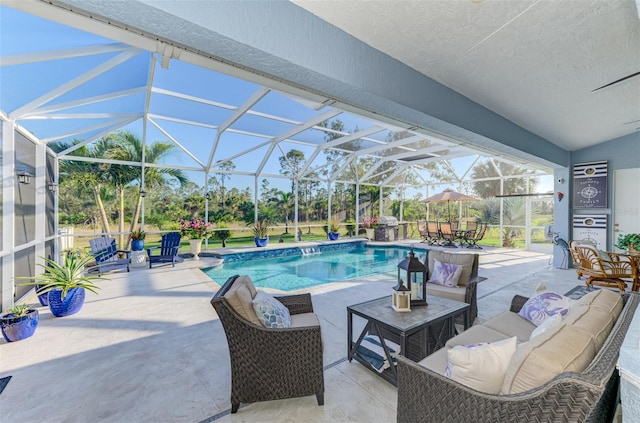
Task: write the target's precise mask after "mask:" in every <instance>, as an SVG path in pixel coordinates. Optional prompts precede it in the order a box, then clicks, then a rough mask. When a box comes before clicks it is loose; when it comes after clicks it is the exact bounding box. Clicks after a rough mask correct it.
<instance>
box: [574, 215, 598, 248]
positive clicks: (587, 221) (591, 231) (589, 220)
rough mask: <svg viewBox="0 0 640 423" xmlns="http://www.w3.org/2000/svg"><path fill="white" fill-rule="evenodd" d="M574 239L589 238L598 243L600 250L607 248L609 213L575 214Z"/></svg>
mask: <svg viewBox="0 0 640 423" xmlns="http://www.w3.org/2000/svg"><path fill="white" fill-rule="evenodd" d="M572 239H574V240H589V241H593V242H595V243H596V247H597V248H598V249H600V250H606V249H607V215H606V214H574V215H573V237H572Z"/></svg>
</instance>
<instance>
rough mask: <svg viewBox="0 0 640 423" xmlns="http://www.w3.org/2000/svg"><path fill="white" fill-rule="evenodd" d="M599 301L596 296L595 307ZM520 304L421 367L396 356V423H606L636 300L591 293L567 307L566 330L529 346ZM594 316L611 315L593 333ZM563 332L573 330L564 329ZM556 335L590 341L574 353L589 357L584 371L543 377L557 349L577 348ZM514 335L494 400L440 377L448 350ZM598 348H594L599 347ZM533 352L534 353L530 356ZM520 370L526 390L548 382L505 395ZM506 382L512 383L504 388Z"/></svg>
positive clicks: (515, 303)
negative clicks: (575, 335)
mask: <svg viewBox="0 0 640 423" xmlns="http://www.w3.org/2000/svg"><path fill="white" fill-rule="evenodd" d="M611 295H614V296H615V297H617V298H619V299H616V301H617V303H616V304H615V305H614V306H609V305H607V307H609V308H608V310H599V311H597V313H595V314H594V313H593V312H591V311H590V310H591V309H592V308H593V309H597V307H596V306H595V305H593V304H598V306H600V305H601V304H603V303H602V301H603V300H604V299H610V298H611ZM599 296H602V297H601V298H600V300H597V298H598V297H599ZM526 301H527V298H525V297H521V296H515V297H514V298H513V301H512V304H511V308H510V310H509V311H507V312H505V313H503V314H501V315H499V316H497V317H495V318H493V319H491V320H489V321H487V322H486V323H484V324H483V325H476V326H473V327H472V328H470V329H469V330H468V331H465V332H463V333H461V334H460V335H458V336H456V337H454V338H452V339H450V340H449V341H448V342H447V344H446V346H445V347H444V348H442V349H440V350H438V351H436V352H435V353H434V354H432V355H430V356H428V357H427V358H425V359H424V360H422V361H421V362H420V363H416V362H413V361H411V360H409V359H407V358H405V357H399V358H398V407H397V420H398V422H470V421H472V422H585V421H586V422H605V421H611V419H612V417H613V414H614V413H615V407H616V398H617V391H618V381H619V376H618V373H617V370H616V362H617V359H618V355H619V350H620V345H621V344H622V341H623V339H624V337H625V335H626V333H627V330H628V328H629V324H630V323H631V320H632V318H633V315H634V313H635V311H636V308H637V306H638V302H640V296H639V295H636V294H622V295H621V296H620V295H619V294H616V293H614V292H612V291H609V290H604V289H603V290H597V291H596V292H592V293H590V294H588V295H586V296H585V297H583V298H582V299H581V300H579V303H580V302H582V303H580V304H583V303H588V302H589V301H592V303H589V305H588V307H587V308H585V306H581V307H578V308H576V307H575V306H573V307H571V309H570V310H569V314H567V316H566V317H565V318H564V319H563V322H565V321H566V322H567V323H563V324H562V325H561V326H559V328H555V330H551V331H549V332H548V333H544V334H542V335H540V336H538V337H535V338H533V339H531V340H530V341H529V335H530V334H531V332H532V331H533V329H534V328H535V326H534V325H533V324H531V323H529V322H528V321H526V320H525V319H524V318H522V317H520V316H519V315H518V314H517V312H518V311H519V310H520V309H521V308H522V306H523V305H524V303H525V302H526ZM598 301H600V303H598ZM605 308H606V307H605ZM574 309H576V310H581V311H580V313H582V314H580V315H577V313H578V312H577V311H576V312H574ZM572 313H573V314H572ZM618 313H619V314H618ZM596 315H598V316H604V317H603V318H604V319H606V318H607V316H616V315H617V318H614V317H609V319H610V320H609V321H608V323H606V324H605V325H603V326H602V327H599V329H598V328H596V325H595V324H594V323H593V322H594V320H597V319H598V318H599V317H597V316H596ZM594 316H595V317H594ZM600 320H602V318H600ZM570 325H571V326H572V328H569V326H570ZM576 325H577V327H578V328H579V329H578V330H577V331H575V330H574V329H573V327H576ZM591 325H593V326H591ZM592 327H593V328H592ZM562 331H574V332H580V333H582V332H585V331H586V332H585V333H587V337H588V336H589V335H591V336H592V338H591V341H589V340H587V341H586V342H590V343H589V344H588V345H593V346H592V347H589V348H591V351H590V350H589V348H587V347H586V346H585V347H584V348H583V350H580V351H581V354H583V353H584V354H587V352H588V353H589V354H591V353H592V354H593V356H592V358H591V356H590V355H583V356H582V358H581V359H582V360H583V361H582V364H583V365H584V366H586V367H584V368H583V369H582V370H581V371H578V368H579V367H580V365H578V366H577V367H574V368H573V370H574V371H568V370H570V369H571V368H572V366H575V364H576V363H577V362H578V360H577V359H576V360H575V361H573V362H572V363H570V364H568V365H566V367H565V370H564V371H562V370H561V371H558V373H557V374H555V376H549V373H550V372H551V373H552V374H553V371H554V370H556V369H552V368H553V367H556V366H557V367H560V366H561V364H558V363H557V362H558V361H561V359H559V358H558V357H559V356H561V355H562V354H564V350H571V349H574V350H579V349H580V348H581V347H577V346H575V343H574V342H573V341H571V342H570V341H568V340H567V338H563V336H564V334H565V333H569V332H562ZM592 332H593V333H592ZM500 334H502V335H500ZM513 336H515V337H517V340H518V342H519V345H518V348H517V349H516V353H514V354H513V356H512V357H511V361H510V362H509V363H508V365H509V369H510V370H509V371H511V372H512V373H511V376H509V371H508V372H507V376H505V379H504V383H503V384H502V385H501V386H502V388H501V389H500V393H499V394H489V393H484V392H479V391H477V390H475V389H473V388H470V387H468V386H466V385H463V384H461V383H458V382H456V381H454V380H452V379H450V378H447V377H445V376H444V373H445V368H446V367H447V350H448V349H449V348H452V347H454V346H456V345H468V344H470V343H477V342H481V341H485V342H495V341H498V340H499V339H504V338H508V337H513ZM572 339H573V338H572ZM527 341H528V342H527ZM599 344H601V346H600V347H599V348H598V345H599ZM554 345H555V346H554ZM585 345H587V344H585ZM554 348H555V350H554ZM532 351H533V352H535V354H532V355H529V354H530V352H532ZM582 351H584V352H582ZM574 358H575V357H574ZM527 360H530V361H527ZM545 360H546V361H545ZM526 369H528V372H529V373H528V375H525V376H526V377H527V378H530V379H529V380H528V383H534V382H535V379H536V378H542V379H544V378H545V377H547V379H546V380H547V381H546V382H543V383H541V384H539V385H533V386H530V387H529V388H522V389H512V388H513V387H514V386H516V385H515V378H517V377H521V376H522V375H523V373H524V372H525V370H526ZM567 369H568V370H567ZM514 371H515V372H516V373H515V378H514V373H513V372H514ZM518 372H521V373H520V374H519V373H518ZM545 375H546V376H545ZM508 377H512V379H510V381H507V378H508ZM507 382H509V383H511V384H508V383H507ZM505 383H507V384H506V385H505ZM505 386H508V387H511V388H510V389H509V390H510V392H508V393H503V390H504V389H505ZM521 387H522V385H521Z"/></svg>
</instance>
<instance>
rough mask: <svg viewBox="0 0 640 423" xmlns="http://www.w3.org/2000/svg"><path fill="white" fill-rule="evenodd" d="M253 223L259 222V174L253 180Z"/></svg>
mask: <svg viewBox="0 0 640 423" xmlns="http://www.w3.org/2000/svg"><path fill="white" fill-rule="evenodd" d="M253 193H254V194H253V221H254V223H255V222H257V221H258V174H256V176H255V177H254V178H253Z"/></svg>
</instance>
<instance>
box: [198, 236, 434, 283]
mask: <svg viewBox="0 0 640 423" xmlns="http://www.w3.org/2000/svg"><path fill="white" fill-rule="evenodd" d="M414 251H415V254H416V257H417V258H419V259H420V261H423V262H424V257H425V255H426V250H417V249H416V250H414ZM408 253H409V248H408V247H377V246H376V247H373V246H360V247H356V248H350V249H343V250H338V251H324V252H321V253H320V254H311V255H306V256H304V255H302V254H297V255H293V256H286V257H275V258H264V259H257V260H247V261H234V262H231V263H224V264H223V265H222V266H218V267H209V268H206V269H203V271H204V272H205V273H206V274H207V276H209V277H210V278H211V279H213V280H215V281H216V282H217V283H219V284H223V283H224V281H226V280H227V279H228V278H229V277H231V276H233V275H236V274H241V275H249V276H250V277H251V279H252V280H253V282H254V284H255V285H256V286H257V287H262V288H274V289H279V290H282V291H292V290H296V289H301V288H308V287H311V286H316V285H321V284H325V283H330V282H337V281H344V280H349V279H354V278H359V277H363V276H369V275H374V274H378V273H386V272H396V271H397V268H398V263H400V262H401V261H402V260H403V259H405V258H406V257H407V254H408Z"/></svg>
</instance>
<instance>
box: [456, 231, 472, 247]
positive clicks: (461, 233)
mask: <svg viewBox="0 0 640 423" xmlns="http://www.w3.org/2000/svg"><path fill="white" fill-rule="evenodd" d="M451 232H453V236H454V237H455V239H459V240H460V247H462V246H463V244H464V240H465V239H467V237H468V236H469V235H470V234H473V232H475V229H455V230H453V231H451Z"/></svg>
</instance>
